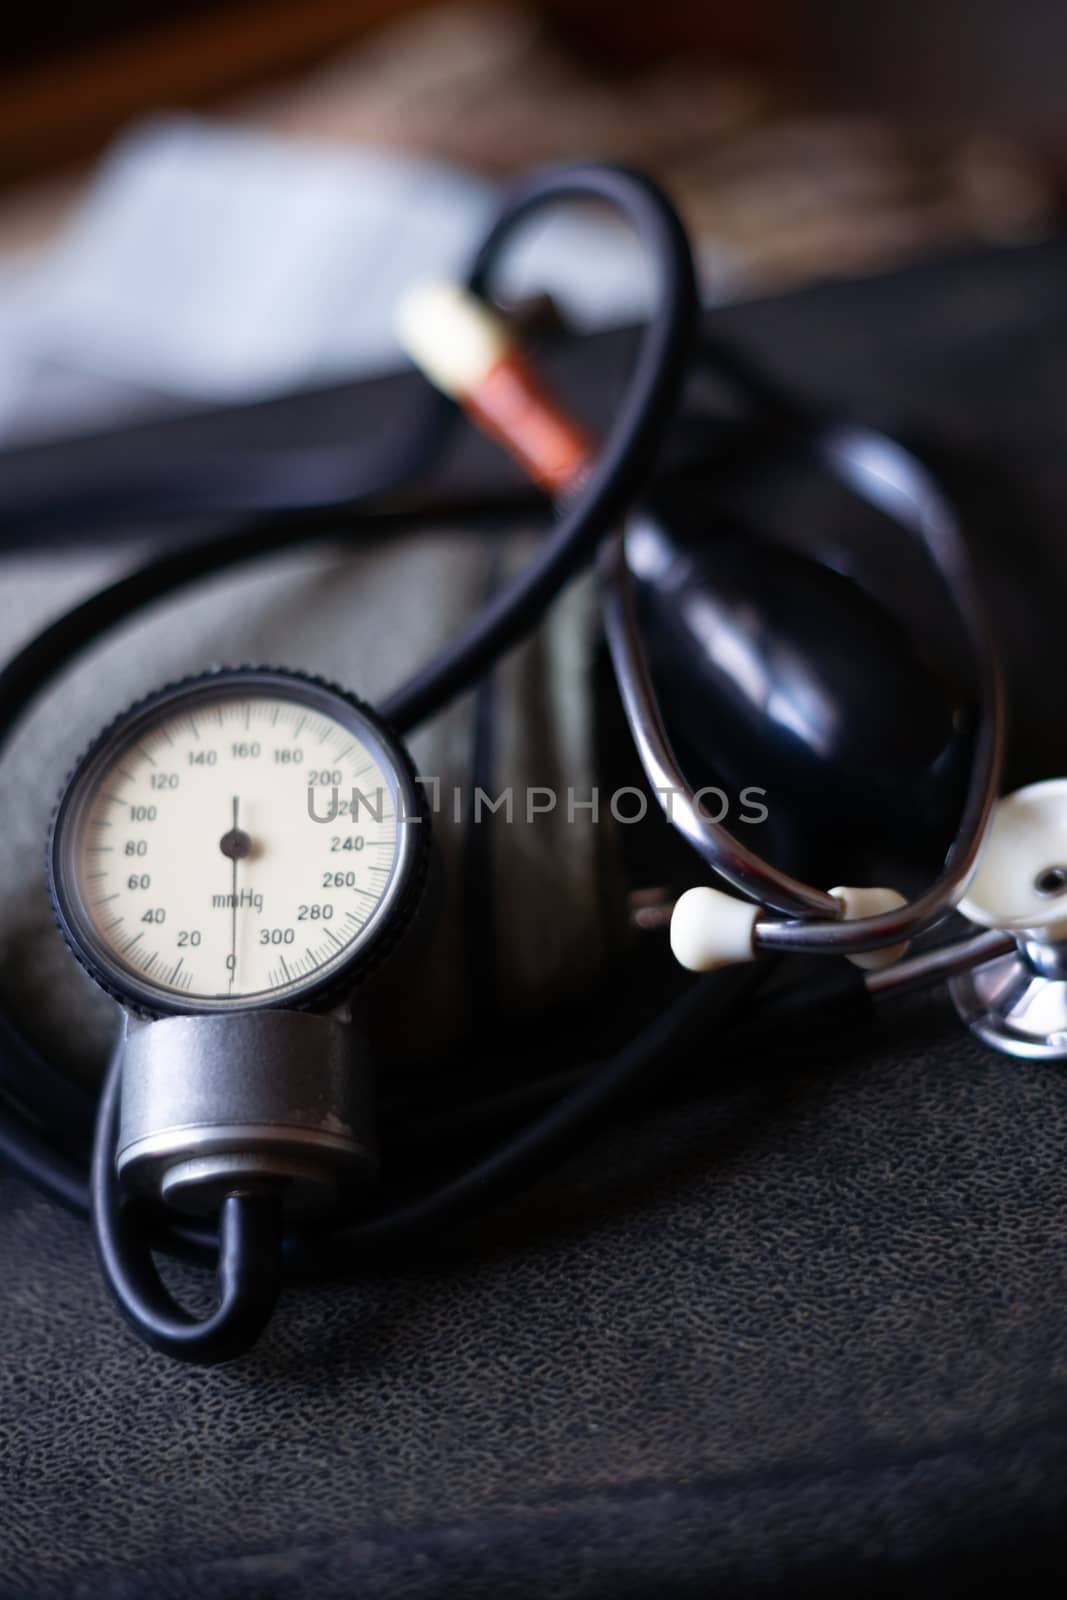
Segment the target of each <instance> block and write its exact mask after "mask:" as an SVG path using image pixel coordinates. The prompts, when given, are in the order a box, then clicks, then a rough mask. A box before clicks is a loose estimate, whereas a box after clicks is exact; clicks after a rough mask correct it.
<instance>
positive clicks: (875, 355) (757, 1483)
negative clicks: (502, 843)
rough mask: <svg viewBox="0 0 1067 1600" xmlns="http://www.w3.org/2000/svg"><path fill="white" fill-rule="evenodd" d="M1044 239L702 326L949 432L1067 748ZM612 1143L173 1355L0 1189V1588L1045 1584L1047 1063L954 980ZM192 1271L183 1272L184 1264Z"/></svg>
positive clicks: (1016, 749) (709, 1589) (1016, 771)
mask: <svg viewBox="0 0 1067 1600" xmlns="http://www.w3.org/2000/svg"><path fill="white" fill-rule="evenodd" d="M1065 268H1067V245H1064V244H1060V243H1053V244H1051V245H1047V246H1043V247H1039V248H1036V249H1033V250H1029V251H1021V252H1017V253H1014V254H992V255H989V256H986V257H980V258H974V259H971V260H968V261H962V262H959V263H946V264H943V265H940V266H936V267H932V268H926V269H923V270H920V271H917V272H913V273H909V274H905V275H902V276H900V277H897V278H894V279H889V280H884V281H881V282H872V283H869V284H862V285H855V286H844V287H841V286H839V287H835V288H826V289H822V290H818V291H814V292H812V293H809V294H806V295H803V296H798V297H796V298H794V299H793V300H791V301H786V302H781V303H778V304H775V305H765V306H753V307H748V308H743V309H738V310H736V311H731V312H728V313H724V314H722V315H721V317H719V318H717V319H716V320H717V321H718V322H719V323H720V325H722V326H723V327H725V328H727V329H728V330H729V331H730V332H731V333H732V334H735V335H736V336H737V337H738V338H740V339H742V340H744V341H745V342H747V343H749V344H750V345H751V346H752V347H753V348H754V349H756V350H757V351H758V352H759V353H761V354H762V355H764V356H765V357H767V358H768V359H769V360H770V361H771V363H772V364H773V365H774V366H775V367H776V368H777V370H778V371H779V372H781V373H783V374H785V375H787V376H788V375H790V374H792V375H793V376H794V377H796V379H797V380H798V381H809V380H810V384H811V386H812V387H813V388H815V389H817V390H818V391H819V392H820V394H821V396H822V397H823V398H825V399H828V400H832V401H834V402H837V403H854V404H855V406H856V408H857V409H858V410H859V412H860V413H861V414H862V415H864V416H865V417H867V418H869V419H870V420H872V421H877V422H881V423H884V424H888V425H890V426H894V427H896V428H898V429H899V430H900V431H902V432H904V433H905V434H906V435H907V436H908V437H909V438H910V439H912V440H914V441H915V442H918V443H921V444H925V445H926V446H927V447H928V448H929V449H930V450H931V451H932V453H933V454H935V455H936V456H938V457H939V458H940V459H941V460H942V461H943V462H944V463H946V464H947V465H948V467H949V469H950V471H951V472H952V474H953V475H954V476H955V478H956V479H957V480H958V486H959V488H960V489H961V491H962V493H963V497H964V498H965V499H967V500H969V502H970V504H971V507H972V510H973V511H974V514H975V519H976V528H977V533H978V538H979V543H980V547H981V551H982V561H983V566H984V570H985V571H986V574H987V577H988V579H989V581H990V586H991V596H992V599H993V602H994V605H995V607H996V610H997V613H998V618H999V621H1000V623H1001V626H1002V629H1003V631H1004V633H1005V635H1006V638H1007V641H1008V645H1009V650H1010V654H1011V668H1012V673H1011V677H1012V689H1013V704H1014V710H1015V726H1016V733H1015V737H1014V740H1013V747H1012V772H1011V781H1012V782H1015V781H1021V780H1023V779H1025V778H1029V777H1036V776H1048V775H1052V774H1053V773H1057V772H1059V771H1062V770H1063V768H1064V765H1065V761H1064V758H1063V756H1062V754H1061V752H1060V749H1059V748H1058V746H1059V743H1060V741H1061V740H1062V739H1063V736H1064V733H1065V732H1067V730H1065V728H1064V714H1063V710H1062V696H1061V695H1060V692H1059V662H1060V656H1061V650H1062V645H1061V641H1062V637H1063V633H1062V626H1061V625H1060V624H1059V622H1058V620H1057V619H1058V617H1059V616H1060V615H1061V604H1062V601H1061V597H1062V596H1063V595H1064V594H1067V542H1065V541H1064V539H1063V535H1062V529H1063V526H1064V516H1065V513H1067V451H1065V450H1064V448H1063V442H1062V441H1063V438H1064V428H1065V427H1067V423H1065V421H1064V415H1065V412H1064V408H1063V405H1062V401H1063V398H1064V397H1065V396H1067V328H1065V318H1067V292H1065V291H1064V288H1063V284H1064V283H1065V282H1067V272H1065ZM707 1072H708V1088H709V1092H708V1093H707V1094H706V1095H704V1096H699V1097H695V1098H690V1099H688V1100H686V1101H685V1102H684V1103H679V1104H675V1105H673V1106H668V1107H665V1108H661V1109H660V1110H659V1111H657V1112H656V1113H654V1114H649V1115H647V1116H645V1117H643V1118H642V1119H640V1121H637V1122H631V1123H630V1124H628V1125H625V1126H622V1127H620V1128H617V1129H616V1130H615V1131H613V1132H611V1133H609V1134H605V1135H604V1136H603V1137H602V1138H601V1139H600V1140H598V1141H597V1143H596V1145H595V1146H594V1147H593V1148H591V1149H590V1150H588V1151H587V1152H586V1153H585V1154H583V1155H582V1156H581V1157H579V1158H576V1159H575V1160H572V1162H571V1163H570V1164H569V1165H568V1166H567V1167H566V1168H565V1169H563V1170H562V1171H561V1172H560V1173H558V1174H557V1175H556V1176H555V1177H554V1178H553V1179H552V1180H551V1181H548V1182H545V1183H542V1184H541V1185H540V1186H539V1187H538V1189H537V1190H536V1191H534V1192H533V1193H531V1194H529V1195H528V1196H526V1197H525V1198H523V1199H522V1200H520V1201H516V1202H513V1203H512V1204H511V1205H509V1206H508V1207H507V1208H506V1210H504V1211H502V1212H501V1213H499V1214H498V1215H497V1216H495V1217H493V1218H492V1219H490V1220H488V1221H486V1222H485V1223H483V1224H481V1225H480V1227H479V1228H478V1229H477V1230H471V1231H469V1232H468V1234H467V1235H466V1236H465V1239H464V1241H463V1248H462V1249H461V1248H460V1247H459V1244H458V1242H457V1245H456V1247H455V1249H450V1250H447V1251H440V1250H439V1251H438V1252H437V1253H436V1254H435V1256H434V1257H433V1258H432V1259H431V1261H429V1262H428V1263H425V1264H423V1265H421V1266H417V1267H413V1268H407V1269H405V1270H403V1271H399V1272H396V1273H394V1274H384V1275H379V1276H375V1277H371V1278H369V1279H367V1280H365V1281H362V1282H357V1283H355V1284H352V1285H349V1286H342V1287H331V1286H323V1287H317V1288H311V1289H307V1288H302V1289H294V1290H292V1291H291V1292H290V1293H289V1294H288V1295H287V1296H286V1298H285V1300H284V1302H283V1305H282V1307H281V1310H280V1312H279V1315H278V1316H277V1318H276V1320H275V1323H274V1325H273V1327H272V1329H271V1331H270V1333H269V1334H268V1336H267V1338H266V1339H265V1340H264V1342H263V1343H262V1345H261V1346H260V1347H259V1348H258V1349H257V1350H256V1351H255V1352H254V1354H253V1355H252V1356H251V1357H249V1358H248V1359H246V1360H245V1361H243V1362H241V1363H238V1364H236V1365H234V1366H232V1367H230V1368H227V1369H222V1370H215V1371H198V1370H189V1369H186V1368H182V1367H179V1366H175V1365H172V1364H170V1363H168V1362H167V1361H165V1360H164V1359H162V1358H160V1357H157V1356H155V1355H153V1354H151V1353H149V1352H148V1351H146V1350H144V1349H142V1348H140V1347H139V1346H138V1345H137V1344H136V1343H135V1342H134V1341H133V1340H132V1339H131V1338H130V1337H129V1336H128V1335H127V1334H126V1332H125V1330H124V1329H123V1328H122V1327H121V1326H120V1325H119V1324H118V1323H117V1321H116V1319H115V1315H114V1313H113V1311H112V1308H111V1306H110V1305H109V1304H108V1303H107V1300H106V1296H105V1293H104V1291H103V1289H102V1288H101V1286H100V1284H99V1282H98V1279H97V1275H96V1270H95V1264H94V1262H93V1259H92V1252H91V1246H90V1242H89V1238H88V1234H87V1231H86V1229H85V1228H84V1226H83V1225H82V1224H81V1223H79V1222H77V1221H75V1220H73V1219H71V1218H68V1217H67V1216H65V1215H63V1214H61V1213H60V1212H59V1211H57V1210H55V1209H54V1208H53V1207H51V1206H50V1205H49V1204H47V1203H46V1202H45V1201H43V1200H41V1199H39V1198H37V1197H36V1196H35V1195H34V1194H33V1193H32V1192H31V1191H30V1190H28V1189H27V1188H25V1187H23V1186H22V1185H21V1184H19V1183H17V1182H15V1181H14V1180H12V1179H5V1180H3V1182H2V1183H0V1207H2V1210H0V1288H2V1299H0V1304H2V1307H3V1312H2V1315H3V1334H4V1357H3V1360H2V1361H0V1594H2V1595H4V1596H23V1595H57V1596H59V1595H64V1596H67V1595H84V1596H98V1595H107V1596H127V1595H128V1596H142V1595H144V1596H148V1595H151V1596H160V1597H169V1596H175V1597H179V1596H180V1597H186V1596H189V1597H192V1596H200V1595H204V1594H211V1595H213V1596H219V1597H228V1596H235V1597H236V1596H253V1595H255V1596H269V1597H281V1596H287V1597H288V1596H299V1597H303V1596H309V1597H310V1596H339V1597H340V1596H344V1597H349V1596H351V1597H355V1596H364V1595H381V1596H390V1597H392V1596H397V1597H403V1600H408V1597H411V1600H414V1597H418V1600H424V1597H425V1600H430V1597H434V1600H436V1597H438V1596H442V1595H482V1594H485V1595H492V1596H494V1597H495V1596H500V1597H509V1600H510V1597H515V1600H518V1597H526V1596H535V1595H544V1594H552V1595H554V1596H556V1597H558V1600H572V1597H573V1600H578V1597H581V1600H586V1597H589V1600H592V1597H594V1596H596V1597H599V1596H621V1597H629V1596H646V1595H659V1594H669V1595H679V1596H682V1595H685V1596H689V1595H693V1596H695V1595H704V1594H709V1593H723V1594H744V1595H750V1594H751V1595H759V1594H764V1593H767V1592H774V1591H777V1592H782V1593H786V1594H792V1593H796V1592H798V1591H800V1590H802V1589H805V1588H809V1587H810V1588H813V1589H816V1590H818V1592H821V1593H823V1594H830V1595H838V1594H840V1595H856V1594H870V1593H883V1592H884V1593H891V1594H898V1593H899V1594H902V1593H906V1592H910V1593H913V1594H914V1593H932V1594H939V1595H955V1594H965V1593H966V1594H975V1593H991V1594H1002V1593H1005V1592H1006V1591H1007V1590H1008V1589H1009V1587H1011V1586H1013V1587H1014V1588H1015V1589H1016V1590H1017V1591H1018V1590H1021V1591H1022V1592H1024V1593H1032V1592H1035V1591H1037V1590H1038V1589H1045V1588H1046V1587H1047V1588H1048V1589H1049V1591H1050V1592H1051V1590H1052V1588H1053V1586H1054V1585H1056V1586H1057V1587H1058V1586H1060V1585H1062V1583H1063V1581H1064V1579H1065V1578H1067V1536H1065V1527H1067V1522H1065V1510H1067V1489H1065V1483H1067V1339H1065V1322H1067V1318H1065V1313H1064V1305H1065V1301H1067V1294H1065V1290H1067V1269H1065V1250H1064V1245H1065V1233H1067V1220H1065V1209H1064V1165H1065V1163H1064V1138H1065V1134H1067V1081H1065V1079H1064V1076H1063V1073H1062V1071H1060V1070H1057V1069H1054V1068H1049V1067H1040V1066H1034V1065H1028V1064H1023V1063H1015V1062H1010V1061H1008V1060H1007V1059H1006V1058H999V1057H995V1056H993V1055H991V1054H990V1053H988V1052H986V1051H985V1050H984V1049H982V1048H981V1047H980V1046H978V1045H977V1044H976V1043H974V1042H972V1041H971V1040H970V1039H969V1038H967V1037H966V1036H965V1035H963V1034H962V1032H961V1031H960V1029H959V1027H958V1025H957V1024H956V1022H955V1020H954V1018H953V1016H952V1014H951V1011H950V1008H949V1006H948V1003H947V1001H946V1000H945V999H944V997H943V996H940V995H933V996H929V997H926V998H924V999H922V1000H920V1001H912V1002H908V1003H906V1004H903V1005H899V1006H898V1007H896V1008H895V1009H894V1011H893V1013H892V1014H891V1015H887V1016H886V1018H885V1019H884V1020H883V1022H882V1024H881V1025H880V1026H879V1028H878V1030H877V1031H876V1032H875V1033H874V1034H872V1035H871V1036H870V1037H865V1038H863V1039H860V1040H858V1041H856V1042H855V1047H853V1044H852V1041H851V1040H847V1041H845V1042H844V1044H843V1045H841V1046H838V1045H835V1044H833V1043H830V1044H827V1045H826V1046H825V1047H822V1048H819V1049H817V1050H814V1051H810V1050H806V1051H800V1050H796V1049H791V1050H789V1051H788V1052H787V1053H786V1054H785V1055H784V1056H783V1057H782V1058H781V1059H778V1060H775V1061H773V1062H769V1063H768V1062H747V1063H746V1061H745V1060H744V1059H743V1058H741V1059H736V1058H733V1059H727V1058H726V1056H725V1052H724V1051H723V1050H721V1049H720V1048H719V1047H718V1044H717V1041H716V1039H715V1037H714V1034H713V1033H712V1034H710V1036H709V1038H708V1041H707ZM174 1271H175V1280H176V1282H178V1283H180V1284H181V1285H182V1286H183V1289H184V1291H185V1292H187V1293H189V1294H193V1295H195V1294H196V1293H199V1292H201V1291H202V1281H201V1279H200V1277H199V1275H198V1274H196V1273H195V1272H194V1271H193V1270H192V1269H186V1268H175V1269H174Z"/></svg>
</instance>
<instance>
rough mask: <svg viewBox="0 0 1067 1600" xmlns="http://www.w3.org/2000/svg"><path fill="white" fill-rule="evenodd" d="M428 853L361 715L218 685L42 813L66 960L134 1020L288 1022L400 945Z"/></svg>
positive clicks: (313, 700)
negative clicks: (268, 1015)
mask: <svg viewBox="0 0 1067 1600" xmlns="http://www.w3.org/2000/svg"><path fill="white" fill-rule="evenodd" d="M428 833H429V822H428V818H427V817H426V814H425V809H424V807H423V805H422V803H421V796H420V793H419V789H418V785H417V783H416V781H415V778H414V773H413V769H412V766H411V762H410V759H409V757H408V756H407V753H406V752H405V750H404V748H403V746H402V745H401V744H400V743H399V742H398V740H397V739H396V737H395V736H394V735H393V734H392V733H391V732H390V731H389V730H388V728H387V727H386V726H385V725H384V724H383V723H382V722H381V721H380V720H379V719H378V718H377V717H376V716H375V715H374V713H373V712H372V711H370V710H369V709H368V708H367V707H366V706H364V705H362V704H361V703H360V702H359V701H357V700H354V699H352V698H351V697H349V696H348V695H346V694H344V693H343V692H342V691H341V690H339V689H337V688H334V687H332V686H331V685H328V684H325V683H322V682H320V681H319V680H317V679H313V678H308V677H304V676H302V675H300V674H297V673H290V672H282V671H276V670H273V669H266V668H251V667H250V668H244V667H242V668H233V669H223V670H219V671H215V672H211V673H208V674H206V675H204V676H202V677H198V678H190V679H187V680H185V681H184V682H182V683H179V684H176V685H174V686H172V687H169V688H167V689H164V690H162V691H161V692H160V693H158V694H156V695H153V696H151V697H149V698H148V699H146V700H143V701H141V702H140V703H139V704H137V705H135V706H134V707H132V709H131V710H129V711H128V712H126V713H125V714H124V715H123V716H120V717H119V718H118V719H117V720H116V721H115V722H114V723H113V724H112V725H111V726H110V727H109V728H107V729H106V730H105V731H104V733H102V734H101V735H100V737H99V738H98V739H97V740H96V742H95V743H94V744H93V745H92V747H91V748H90V749H89V751H88V753H87V754H86V756H85V757H84V759H83V760H82V761H81V762H80V763H79V765H78V767H77V768H76V770H75V772H74V773H73V775H72V777H71V778H70V780H69V782H68V784H67V787H66V790H65V792H64V793H63V795H62V797H61V799H60V802H59V805H58V807H57V810H56V814H55V817H54V819H53V824H52V832H51V836H50V841H49V881H50V886H51V891H52V897H53V902H54V905H55V909H56V913H57V916H58V918H59V922H60V925H61V927H62V929H63V931H64V933H65V935H66V937H67V940H68V942H69V943H70V945H71V947H72V948H73V950H74V953H75V954H76V955H77V957H78V958H79V960H80V961H81V962H82V964H83V965H84V966H85V967H86V968H87V969H88V971H89V972H90V974H91V975H92V976H93V977H94V978H95V979H96V980H97V982H99V983H100V984H101V985H102V986H103V987H104V988H105V989H107V990H108V992H109V993H110V994H112V995H114V996H115V997H116V998H117V999H118V1000H120V1001H122V1002H123V1003H124V1004H126V1005H127V1006H129V1007H130V1008H132V1009H133V1010H135V1011H138V1012H140V1013H142V1014H147V1015H149V1016H152V1015H155V1016H166V1015H171V1014H174V1013H186V1014H188V1013H198V1012H218V1011H236V1010H252V1009H259V1008H263V1007H286V1008H290V1009H292V1008H296V1009H301V1008H305V1007H308V1006H311V1005H317V1004H327V1003H329V1002H330V1001H331V1000H333V999H335V998H337V997H338V996H339V995H341V994H342V993H343V992H344V990H345V988H346V986H347V987H348V988H351V987H354V985H355V984H356V983H357V982H358V981H359V979H360V977H361V976H362V974H363V973H364V972H365V971H366V970H367V968H368V966H370V965H371V964H376V962H377V960H378V959H379V958H380V957H381V956H382V955H383V954H384V953H385V951H386V949H388V948H389V947H390V946H391V945H392V944H393V943H394V942H395V940H396V938H397V937H398V935H399V934H400V933H401V932H402V931H403V928H404V927H405V926H406V924H407V922H408V921H409V920H410V916H411V914H412V911H413V910H414V906H415V903H416V900H417V898H418V893H419V890H420V888H421V883H422V879H423V877H424V868H425V862H426V856H427V850H428Z"/></svg>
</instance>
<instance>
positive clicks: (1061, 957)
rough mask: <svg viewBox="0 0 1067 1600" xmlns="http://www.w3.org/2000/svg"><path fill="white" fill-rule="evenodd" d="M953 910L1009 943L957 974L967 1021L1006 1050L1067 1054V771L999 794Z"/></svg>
mask: <svg viewBox="0 0 1067 1600" xmlns="http://www.w3.org/2000/svg"><path fill="white" fill-rule="evenodd" d="M959 909H960V911H961V912H962V913H963V915H964V916H965V917H967V918H968V919H969V920H970V921H971V922H975V923H978V924H979V925H980V926H982V927H987V928H999V929H1002V930H1003V931H1005V932H1007V933H1010V934H1011V935H1012V937H1013V938H1014V940H1015V949H1014V950H1009V951H1008V953H1007V954H1006V955H1002V956H999V957H998V958H997V959H996V960H993V961H989V962H987V963H985V964H984V965H982V966H980V967H976V968H974V969H973V970H971V971H969V972H963V973H960V974H958V975H957V976H956V977H954V978H953V979H952V980H951V981H950V984H949V992H950V993H951V995H952V999H953V1001H954V1003H955V1006H956V1009H957V1011H958V1012H959V1014H960V1016H961V1017H962V1019H963V1021H964V1022H966V1024H967V1026H968V1027H969V1028H970V1029H971V1030H972V1032H974V1033H976V1034H977V1035H978V1037H979V1038H980V1039H983V1040H984V1041H985V1042H986V1043H987V1044H990V1045H993V1046H994V1047H995V1048H996V1049H998V1050H1003V1051H1005V1052H1006V1053H1007V1054H1008V1055H1013V1056H1021V1057H1024V1058H1027V1059H1030V1060H1036V1061H1054V1060H1060V1059H1065V1058H1067V779H1063V778H1055V779H1051V780H1049V781H1047V782H1044V783H1034V784H1030V785H1029V786H1028V787H1027V788H1025V789H1019V790H1017V791H1016V793H1014V794H1011V795H1008V796H1006V797H1005V798H1004V799H1003V800H1001V801H999V802H998V804H997V807H996V809H995V811H994V814H993V819H992V822H991V824H990V827H989V832H988V834H987V837H986V842H985V845H984V848H983V851H982V857H981V860H980V862H979V866H978V871H977V872H976V874H975V876H974V878H973V879H972V880H971V883H970V885H969V886H968V892H967V895H966V897H965V899H963V900H962V901H961V902H960V906H959Z"/></svg>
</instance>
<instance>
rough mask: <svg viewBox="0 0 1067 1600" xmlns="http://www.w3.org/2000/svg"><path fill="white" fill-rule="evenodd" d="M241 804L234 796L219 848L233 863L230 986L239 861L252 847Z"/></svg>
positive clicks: (234, 963)
mask: <svg viewBox="0 0 1067 1600" xmlns="http://www.w3.org/2000/svg"><path fill="white" fill-rule="evenodd" d="M239 805H240V796H238V795H234V797H233V820H232V823H231V825H230V829H229V831H228V832H227V833H224V834H223V836H222V838H221V839H220V840H219V849H220V850H221V851H222V853H223V855H224V856H229V858H230V860H231V862H232V863H233V871H232V873H231V874H230V988H231V989H232V988H233V980H234V977H235V976H236V973H237V863H238V862H239V861H240V859H241V857H242V856H246V855H247V854H248V852H249V850H250V849H251V848H252V841H251V839H250V838H249V837H248V835H247V833H245V832H244V831H243V829H241V828H239V827H238V825H237V813H238V808H239Z"/></svg>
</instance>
